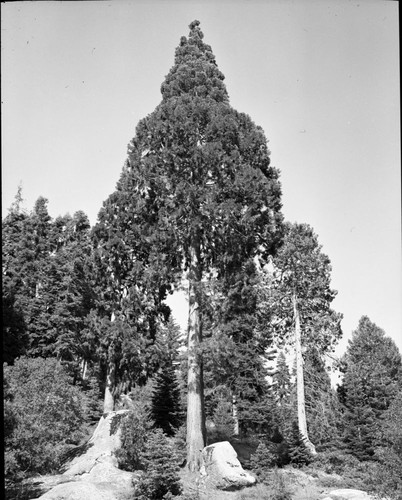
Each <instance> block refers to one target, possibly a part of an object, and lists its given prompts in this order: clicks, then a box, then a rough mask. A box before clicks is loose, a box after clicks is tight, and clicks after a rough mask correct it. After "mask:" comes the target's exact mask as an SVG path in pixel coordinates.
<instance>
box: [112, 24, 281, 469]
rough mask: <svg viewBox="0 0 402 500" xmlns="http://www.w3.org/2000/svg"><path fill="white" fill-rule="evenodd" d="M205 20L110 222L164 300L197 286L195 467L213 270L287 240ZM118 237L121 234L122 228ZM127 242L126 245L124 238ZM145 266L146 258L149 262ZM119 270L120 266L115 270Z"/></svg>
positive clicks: (276, 193) (259, 147) (187, 46)
mask: <svg viewBox="0 0 402 500" xmlns="http://www.w3.org/2000/svg"><path fill="white" fill-rule="evenodd" d="M199 24H200V23H199V22H198V21H194V22H192V23H191V24H190V34H189V37H188V38H186V37H182V38H181V40H180V45H179V47H178V48H177V49H176V54H175V63H174V66H173V67H172V69H171V70H170V72H169V74H168V75H167V77H166V79H165V81H164V82H163V84H162V87H161V92H162V102H161V103H160V105H159V106H157V108H156V109H155V111H154V112H153V113H151V114H150V115H148V116H147V117H146V118H144V119H143V120H141V121H140V122H139V124H138V126H137V129H136V136H135V137H134V139H133V140H132V141H131V142H130V144H129V150H128V153H129V157H128V161H127V162H126V164H125V167H124V169H123V173H122V175H121V178H120V181H119V183H118V185H117V190H116V192H115V193H114V194H113V200H111V201H112V202H113V207H112V206H111V207H110V208H111V210H113V213H114V214H115V215H116V217H115V218H111V217H109V218H108V223H107V224H108V226H107V231H109V229H110V228H113V227H114V228H118V230H119V240H120V242H121V246H122V249H123V250H125V251H126V255H127V253H128V252H131V256H132V259H131V262H135V263H138V265H139V266H141V265H144V263H146V265H145V268H146V269H147V274H148V277H149V274H151V275H152V276H154V277H155V276H158V279H159V292H160V293H159V297H162V298H163V297H164V294H166V291H167V290H168V289H169V287H170V285H171V284H175V283H177V282H179V281H180V279H181V277H182V273H183V270H184V271H186V272H187V273H188V275H187V276H188V282H189V291H188V294H189V329H188V344H187V354H188V383H187V385H188V391H187V393H188V402H187V446H188V456H187V463H188V466H189V468H190V469H192V470H195V469H197V468H198V467H199V466H200V464H201V450H202V448H203V447H204V444H205V423H204V403H203V375H202V372H203V368H202V355H201V349H200V347H201V345H202V311H203V303H202V296H203V293H202V289H203V286H204V282H205V279H206V278H207V277H208V275H209V273H210V272H214V273H215V274H216V275H217V276H218V277H222V276H229V275H230V274H231V273H232V272H233V271H234V270H236V269H238V268H239V267H240V266H241V264H242V263H244V262H246V261H247V260H249V259H251V258H253V257H254V256H255V255H257V254H261V253H264V256H266V255H268V254H269V253H271V252H272V251H273V250H274V248H275V247H276V245H277V243H278V241H279V240H280V238H281V222H282V215H281V213H280V209H281V202H280V185H279V181H278V172H277V170H276V169H274V168H272V167H271V166H270V159H269V151H268V149H267V143H266V139H265V136H264V134H263V132H262V130H261V128H259V127H257V126H255V125H254V123H253V122H252V121H251V119H250V118H249V117H248V116H247V115H245V114H243V113H238V112H237V111H235V110H234V109H233V108H232V107H231V106H230V105H229V99H228V94H227V91H226V88H225V85H224V83H223V79H224V77H223V74H222V73H221V72H220V71H219V69H218V66H217V64H216V61H215V57H214V55H213V53H212V50H211V47H210V46H209V45H207V44H205V43H204V41H203V33H202V32H201V30H200V27H199ZM115 234H116V233H115ZM118 244H120V243H118ZM141 263H142V264H141ZM116 268H117V266H116Z"/></svg>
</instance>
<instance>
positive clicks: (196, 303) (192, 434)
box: [187, 240, 206, 472]
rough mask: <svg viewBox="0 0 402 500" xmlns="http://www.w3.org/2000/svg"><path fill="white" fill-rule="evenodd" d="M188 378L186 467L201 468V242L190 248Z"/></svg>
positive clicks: (202, 421)
mask: <svg viewBox="0 0 402 500" xmlns="http://www.w3.org/2000/svg"><path fill="white" fill-rule="evenodd" d="M190 252H191V264H190V272H189V318H188V339H187V348H188V353H187V354H188V379H187V388H188V392H187V467H188V468H189V469H190V470H191V471H192V472H194V471H198V470H199V469H200V468H201V466H202V450H203V448H204V446H205V435H206V432H205V414H204V385H203V375H202V355H201V342H202V323H201V310H200V302H201V297H200V285H201V275H202V273H201V263H200V248H199V242H198V241H197V240H196V241H195V243H194V244H193V246H192V248H191V249H190Z"/></svg>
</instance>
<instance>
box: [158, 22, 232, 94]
mask: <svg viewBox="0 0 402 500" xmlns="http://www.w3.org/2000/svg"><path fill="white" fill-rule="evenodd" d="M189 28H190V33H189V35H188V37H185V36H182V37H181V38H180V44H179V46H178V47H177V48H176V51H175V61H174V65H173V67H172V68H171V70H170V71H169V74H168V75H167V76H166V78H165V81H164V82H163V83H162V86H161V92H162V96H163V100H167V99H169V98H172V97H181V96H184V95H187V96H189V97H200V98H207V97H209V98H212V99H214V100H215V101H217V102H228V100H229V98H228V94H227V91H226V87H225V85H224V83H223V80H224V79H225V77H224V75H223V74H222V73H221V71H220V70H219V69H218V66H217V64H216V60H215V56H214V54H213V52H212V48H211V46H210V45H208V44H206V43H204V41H203V38H204V34H203V32H202V31H201V29H200V21H197V20H195V21H193V22H192V23H190V25H189Z"/></svg>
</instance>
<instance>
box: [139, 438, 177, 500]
mask: <svg viewBox="0 0 402 500" xmlns="http://www.w3.org/2000/svg"><path fill="white" fill-rule="evenodd" d="M141 458H142V462H143V464H144V468H145V473H144V474H143V476H141V478H140V480H139V482H138V483H137V484H136V485H135V498H136V499H137V500H161V499H165V500H168V499H169V498H172V497H173V496H177V495H180V493H181V490H182V488H181V485H180V476H179V470H180V468H179V465H178V460H177V456H176V452H175V449H174V448H173V446H172V445H171V444H170V442H169V440H168V438H167V436H166V435H165V434H164V433H163V431H162V430H161V429H156V430H155V431H153V432H152V433H151V434H150V435H149V437H148V439H147V441H146V444H145V447H144V451H143V453H142V454H141Z"/></svg>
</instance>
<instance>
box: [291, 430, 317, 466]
mask: <svg viewBox="0 0 402 500" xmlns="http://www.w3.org/2000/svg"><path fill="white" fill-rule="evenodd" d="M289 458H290V461H291V463H292V464H293V465H296V466H299V467H301V466H303V465H308V464H309V463H310V462H311V461H312V456H311V453H310V452H309V450H308V449H307V447H306V446H305V444H304V443H303V440H302V436H301V434H300V431H299V427H298V425H297V422H293V424H292V433H291V436H290V439H289Z"/></svg>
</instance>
